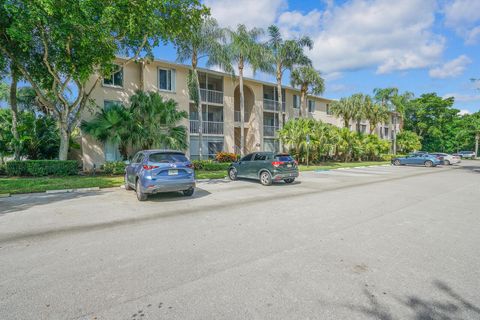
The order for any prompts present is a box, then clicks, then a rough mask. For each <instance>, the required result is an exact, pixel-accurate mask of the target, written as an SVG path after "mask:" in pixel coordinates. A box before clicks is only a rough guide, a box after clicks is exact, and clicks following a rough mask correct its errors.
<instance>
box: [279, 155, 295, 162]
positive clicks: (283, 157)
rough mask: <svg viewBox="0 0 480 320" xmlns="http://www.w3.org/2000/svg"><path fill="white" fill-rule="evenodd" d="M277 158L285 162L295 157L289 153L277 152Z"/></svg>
mask: <svg viewBox="0 0 480 320" xmlns="http://www.w3.org/2000/svg"><path fill="white" fill-rule="evenodd" d="M275 159H277V161H283V162H288V161H293V158H292V157H291V156H290V155H288V154H277V155H275Z"/></svg>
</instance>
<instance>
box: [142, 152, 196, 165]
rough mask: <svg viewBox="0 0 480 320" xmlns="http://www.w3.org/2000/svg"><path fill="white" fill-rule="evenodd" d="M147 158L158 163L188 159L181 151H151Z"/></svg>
mask: <svg viewBox="0 0 480 320" xmlns="http://www.w3.org/2000/svg"><path fill="white" fill-rule="evenodd" d="M148 160H149V161H151V162H158V163H175V162H187V161H188V159H187V157H185V155H183V154H181V153H152V154H151V155H150V156H149V157H148Z"/></svg>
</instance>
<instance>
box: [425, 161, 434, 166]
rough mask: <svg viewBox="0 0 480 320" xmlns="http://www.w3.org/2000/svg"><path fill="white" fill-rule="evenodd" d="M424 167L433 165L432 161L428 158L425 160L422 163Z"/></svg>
mask: <svg viewBox="0 0 480 320" xmlns="http://www.w3.org/2000/svg"><path fill="white" fill-rule="evenodd" d="M424 165H425V167H433V162H432V161H430V160H427V161H425V163H424Z"/></svg>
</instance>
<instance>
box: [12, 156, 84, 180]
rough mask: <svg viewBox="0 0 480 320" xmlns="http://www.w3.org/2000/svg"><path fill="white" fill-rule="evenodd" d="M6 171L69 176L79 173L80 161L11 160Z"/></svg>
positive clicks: (22, 174) (31, 174)
mask: <svg viewBox="0 0 480 320" xmlns="http://www.w3.org/2000/svg"><path fill="white" fill-rule="evenodd" d="M6 171H7V175H9V176H34V177H40V176H50V175H51V176H68V175H76V174H78V162H77V161H75V160H64V161H61V160H25V161H9V162H7V167H6Z"/></svg>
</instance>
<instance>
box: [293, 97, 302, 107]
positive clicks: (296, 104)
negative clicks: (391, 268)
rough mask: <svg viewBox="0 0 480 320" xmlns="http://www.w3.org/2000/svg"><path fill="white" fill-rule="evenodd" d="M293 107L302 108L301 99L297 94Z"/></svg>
mask: <svg viewBox="0 0 480 320" xmlns="http://www.w3.org/2000/svg"><path fill="white" fill-rule="evenodd" d="M293 107H294V108H300V97H299V96H297V95H296V94H294V95H293Z"/></svg>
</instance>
